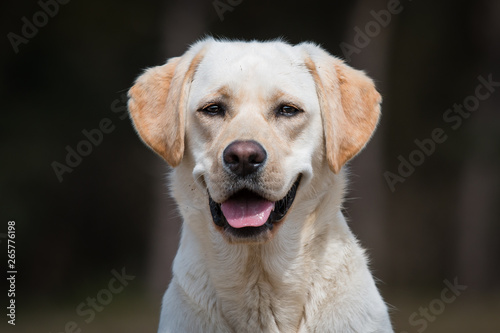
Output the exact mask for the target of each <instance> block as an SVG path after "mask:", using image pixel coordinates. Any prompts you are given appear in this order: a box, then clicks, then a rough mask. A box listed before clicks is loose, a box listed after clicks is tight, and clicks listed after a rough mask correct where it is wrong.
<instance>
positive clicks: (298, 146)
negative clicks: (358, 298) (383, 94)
mask: <svg viewBox="0 0 500 333" xmlns="http://www.w3.org/2000/svg"><path fill="white" fill-rule="evenodd" d="M130 97H131V98H130V101H129V108H130V111H131V115H132V118H133V120H134V123H135V125H136V128H137V130H138V132H139V134H140V135H141V137H142V138H143V140H144V141H145V142H146V143H147V144H148V145H150V146H151V147H152V148H153V149H154V150H155V151H156V152H157V153H159V154H160V155H161V156H162V157H164V158H165V159H166V161H167V162H168V163H169V164H170V165H172V166H174V167H176V166H179V168H189V171H191V172H192V179H193V181H194V182H196V184H197V186H198V188H199V189H201V190H202V191H203V192H206V207H205V208H206V209H207V210H210V213H211V216H212V222H213V225H214V227H215V228H216V229H217V230H218V231H220V232H221V233H222V234H223V235H224V236H225V238H226V239H227V240H229V241H230V242H262V241H266V240H269V239H271V238H272V236H273V235H274V233H276V232H277V230H278V229H279V228H278V227H279V226H280V224H282V223H285V220H286V219H287V215H288V214H289V211H291V210H293V202H294V200H295V197H296V195H297V192H298V191H301V189H302V187H304V186H308V185H310V184H311V179H312V178H313V176H315V175H316V177H317V173H318V172H319V169H320V168H321V166H322V165H326V164H328V165H329V167H330V169H331V171H332V172H335V173H337V172H339V170H340V168H341V167H342V165H343V164H344V163H345V162H346V161H347V160H348V159H350V158H351V157H352V156H354V155H355V154H356V153H357V152H358V151H359V150H360V149H361V148H362V147H363V146H364V145H365V143H366V142H367V140H368V139H369V137H370V136H371V133H372V132H373V129H374V128H375V125H376V123H377V120H378V116H379V103H380V95H379V94H378V93H377V92H376V90H375V88H374V86H373V83H372V82H371V80H369V79H368V78H367V77H366V76H365V75H364V74H363V73H362V72H358V71H355V70H353V69H352V68H350V67H348V66H346V65H344V64H343V63H342V62H341V61H340V60H338V59H336V58H334V57H332V56H330V55H328V54H327V53H326V52H325V51H323V50H322V49H320V48H319V47H317V46H314V45H312V44H300V45H297V46H291V45H288V44H285V43H282V42H269V43H257V42H252V43H245V42H217V41H213V40H207V41H203V42H200V43H198V44H196V45H195V46H193V47H192V48H191V49H190V50H189V51H188V52H187V53H186V54H185V55H183V56H182V57H180V58H173V59H171V60H170V61H169V62H168V63H167V64H166V65H164V66H161V67H156V68H153V69H150V70H148V71H147V72H146V73H145V74H143V75H142V76H141V77H140V78H139V79H138V81H137V82H136V84H135V86H134V87H133V88H132V89H131V90H130Z"/></svg>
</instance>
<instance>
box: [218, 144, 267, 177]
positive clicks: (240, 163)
mask: <svg viewBox="0 0 500 333" xmlns="http://www.w3.org/2000/svg"><path fill="white" fill-rule="evenodd" d="M222 158H223V160H224V165H225V166H226V167H228V168H229V169H230V170H231V171H232V172H233V173H234V174H235V175H237V176H241V177H244V176H246V175H249V174H252V173H254V172H256V171H257V170H258V169H259V168H260V167H261V166H262V165H263V164H264V162H265V161H266V158H267V153H266V151H265V150H264V148H263V147H262V146H261V145H260V144H259V143H258V142H256V141H234V142H232V143H231V144H230V145H229V146H227V147H226V149H224V152H223V154H222Z"/></svg>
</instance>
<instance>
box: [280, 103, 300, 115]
mask: <svg viewBox="0 0 500 333" xmlns="http://www.w3.org/2000/svg"><path fill="white" fill-rule="evenodd" d="M299 112H301V110H299V109H297V108H296V107H294V106H291V105H282V106H280V108H279V109H278V115H280V116H285V117H292V116H295V115H296V114H297V113H299Z"/></svg>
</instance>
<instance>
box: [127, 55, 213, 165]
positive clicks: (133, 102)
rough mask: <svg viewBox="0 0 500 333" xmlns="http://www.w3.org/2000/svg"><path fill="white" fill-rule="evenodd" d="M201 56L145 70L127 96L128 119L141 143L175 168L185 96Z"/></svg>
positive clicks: (178, 160)
mask: <svg viewBox="0 0 500 333" xmlns="http://www.w3.org/2000/svg"><path fill="white" fill-rule="evenodd" d="M202 57H203V54H202V52H201V51H200V52H198V53H197V54H195V55H193V54H192V52H187V53H186V54H185V55H184V56H182V57H177V58H171V59H170V60H169V61H168V62H167V63H166V64H165V65H163V66H157V67H153V68H149V69H147V70H146V71H145V72H144V73H143V74H142V75H141V76H139V77H138V78H137V80H136V81H135V84H134V86H133V87H132V88H130V90H129V92H128V96H129V100H128V108H129V112H130V116H131V118H132V120H133V123H134V125H135V129H136V130H137V132H138V133H139V136H140V137H141V138H142V140H143V141H144V142H145V143H146V144H147V145H148V146H149V147H151V149H153V150H154V151H155V152H156V153H157V154H158V155H160V156H161V157H163V158H164V159H165V160H166V161H167V163H168V164H170V165H171V166H172V167H176V166H177V165H179V164H180V163H181V161H182V157H183V155H184V132H185V117H186V108H187V96H188V94H189V88H190V85H191V81H192V79H193V75H194V73H195V71H196V68H197V67H198V65H199V63H200V62H201V59H202Z"/></svg>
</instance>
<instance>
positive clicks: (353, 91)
mask: <svg viewBox="0 0 500 333" xmlns="http://www.w3.org/2000/svg"><path fill="white" fill-rule="evenodd" d="M301 45H302V47H304V48H305V49H306V51H307V55H306V59H305V63H306V66H307V67H308V69H309V71H310V72H311V74H312V75H313V77H314V81H315V84H316V90H317V92H318V98H319V102H320V107H321V115H322V119H323V131H324V135H325V145H326V158H327V161H328V165H329V167H330V169H331V170H332V171H333V172H334V173H338V172H339V171H340V169H341V168H342V166H343V165H344V164H345V163H346V162H347V161H349V160H350V159H351V158H353V157H354V156H355V155H356V154H357V153H358V152H359V151H360V150H361V149H362V148H363V147H364V146H365V145H366V143H367V142H368V140H369V139H370V137H371V135H372V134H373V132H374V130H375V127H376V126H377V122H378V119H379V117H380V103H381V102H382V97H381V96H380V94H379V93H378V92H377V90H376V89H375V85H374V84H373V81H372V80H371V79H370V78H369V77H368V76H366V75H365V74H364V73H363V72H362V71H358V70H355V69H353V68H351V67H349V66H348V65H346V64H345V63H344V62H343V61H342V60H340V59H337V58H335V57H333V56H331V55H330V54H328V53H327V52H326V51H324V50H323V49H321V48H320V47H318V46H316V45H313V44H310V43H304V44H301Z"/></svg>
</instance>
